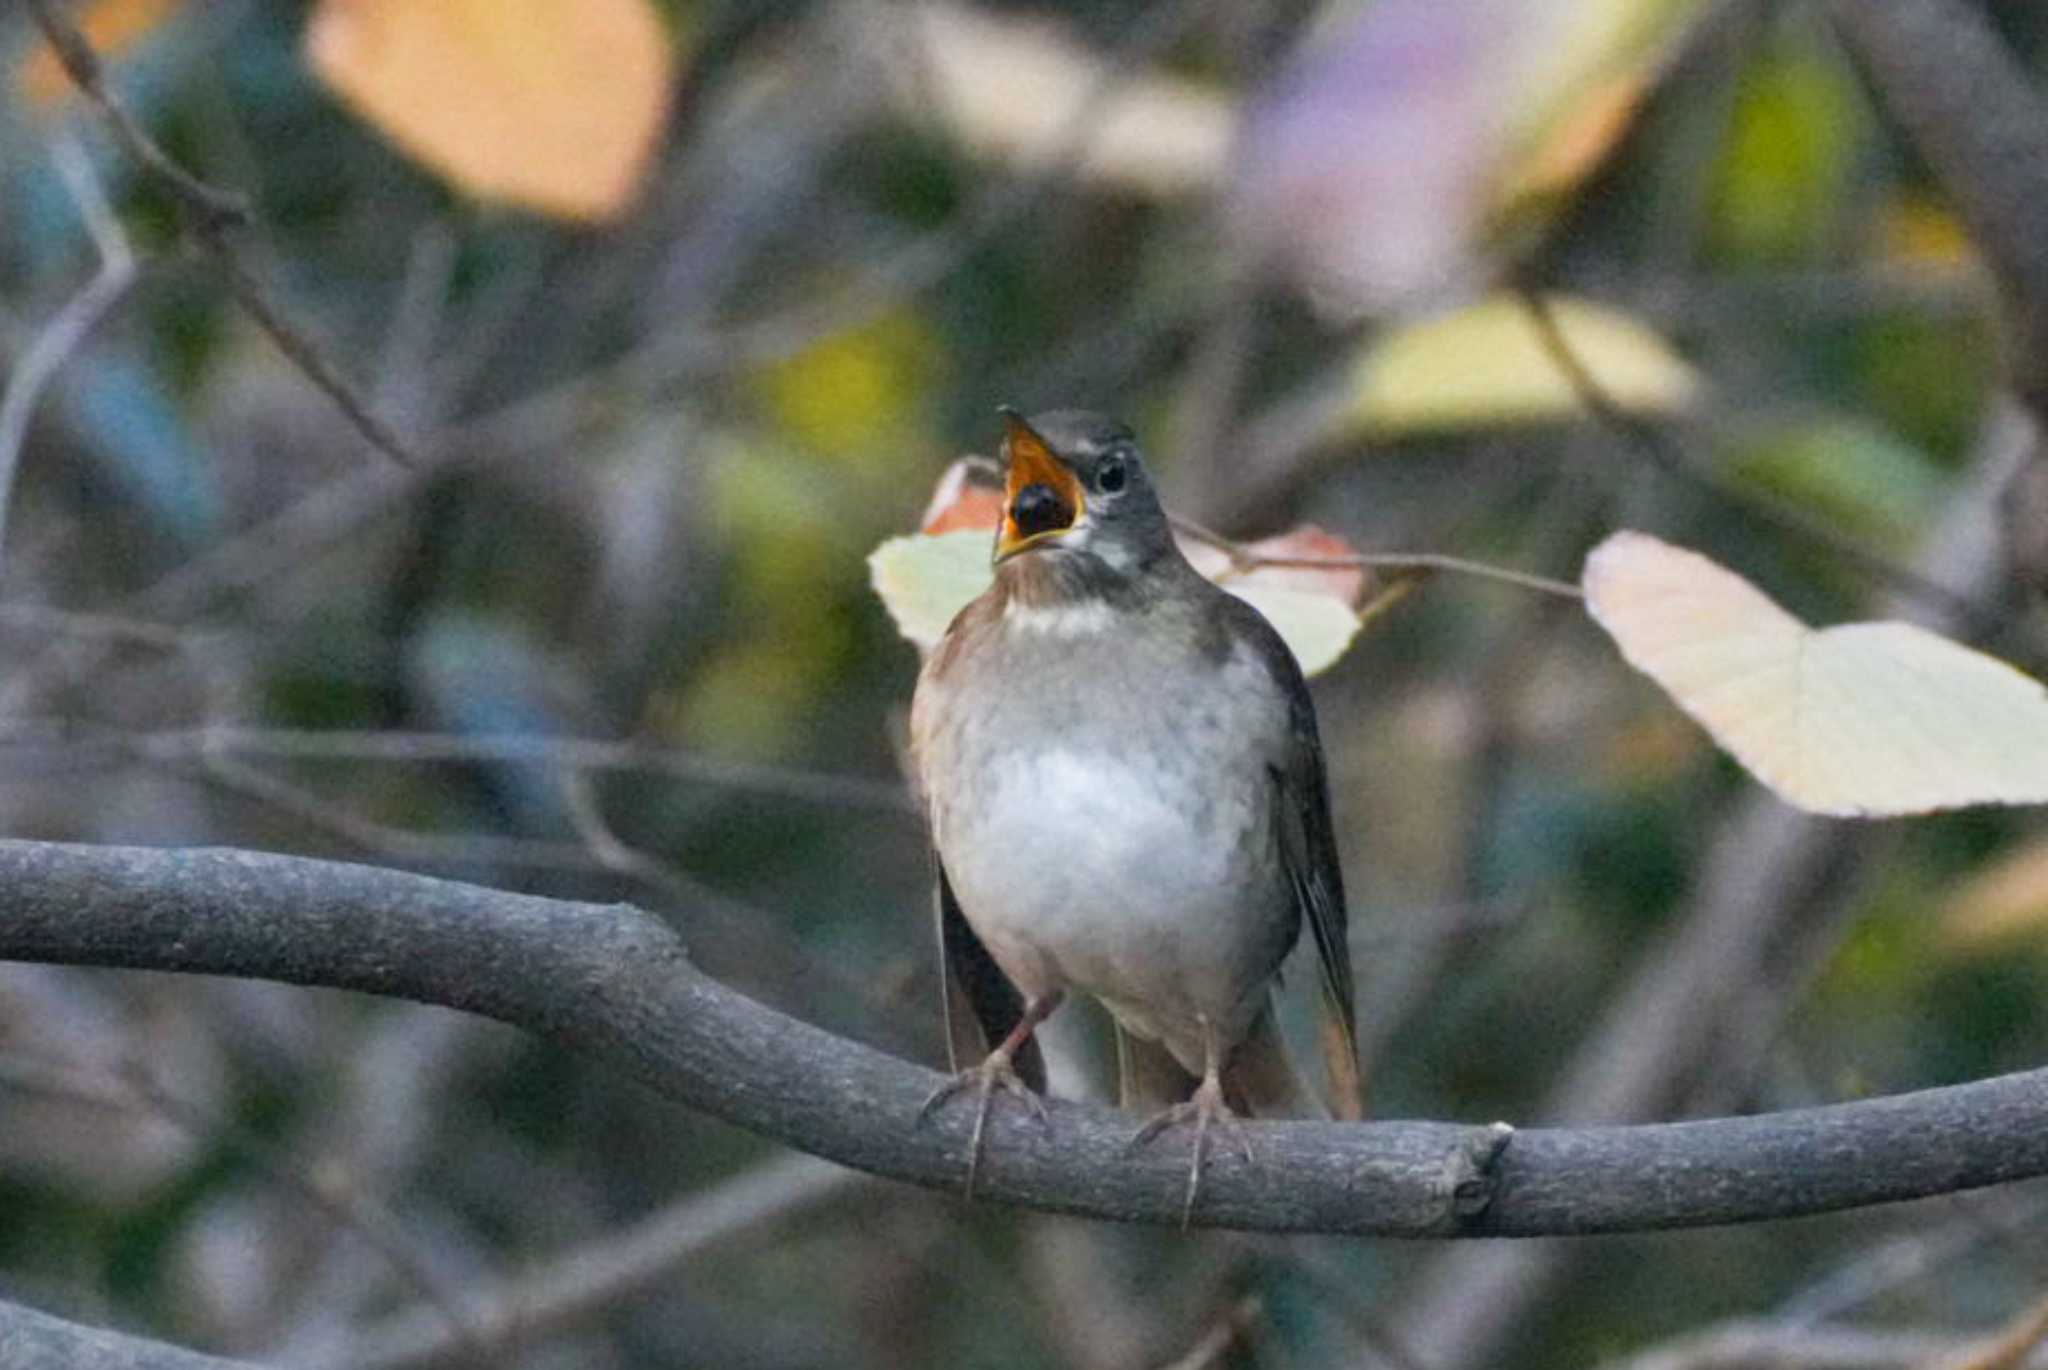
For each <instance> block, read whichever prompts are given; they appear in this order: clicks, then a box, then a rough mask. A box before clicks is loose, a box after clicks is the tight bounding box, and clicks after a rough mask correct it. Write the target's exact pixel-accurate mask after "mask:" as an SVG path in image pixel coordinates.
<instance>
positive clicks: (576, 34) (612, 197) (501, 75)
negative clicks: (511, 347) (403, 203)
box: [305, 0, 675, 220]
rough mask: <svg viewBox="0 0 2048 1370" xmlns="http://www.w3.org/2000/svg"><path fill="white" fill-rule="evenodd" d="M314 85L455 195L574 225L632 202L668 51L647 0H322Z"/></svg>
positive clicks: (310, 43)
mask: <svg viewBox="0 0 2048 1370" xmlns="http://www.w3.org/2000/svg"><path fill="white" fill-rule="evenodd" d="M305 43H306V57H307V60H308V61H309V62H310V63H311V65H312V67H313V70H314V72H315V73H317V74H318V75H319V77H320V79H321V80H322V81H324V82H326V83H327V85H328V86H329V87H330V88H332V89H333V91H334V92H335V93H336V94H337V95H339V96H340V97H341V98H342V99H343V100H344V101H346V102H347V103H348V104H349V105H350V106H352V107H353V108H354V109H355V111H356V112H357V113H358V114H360V115H362V117H363V118H365V119H367V120H369V121H370V122H371V123H372V124H375V125H376V126H377V128H378V129H379V130H381V131H382V132H383V133H384V135H385V136H386V137H388V138H390V139H391V141H392V142H394V143H396V144H397V145H398V146H399V147H400V148H402V149H404V150H405V152H406V153H407V154H409V155H410V156H412V157H414V158H416V159H417V160H419V161H420V162H423V163H424V164H426V165H427V166H428V167H431V168H432V169H433V170H434V171H435V172H437V173H439V174H440V175H442V176H444V177H446V178H447V179H448V180H449V181H450V182H451V183H453V184H454V185H455V186H456V187H457V188H459V189H461V190H463V191H466V192H468V193H469V194H471V195H474V196H476V197H478V198H479V199H485V200H501V201H505V202H508V203H511V204H517V205H522V206H525V207H526V208H529V209H535V210H539V211H540V212H542V213H545V214H553V215H559V216H561V217H565V218H571V219H586V220H597V219H607V218H610V217H612V216H614V215H616V214H618V213H620V212H621V211H623V210H624V209H625V208H626V206H627V204H628V203H629V202H630V201H631V200H632V197H633V194H634V191H635V189H636V188H637V186H638V184H639V182H640V179H641V172H642V170H643V169H644V168H645V166H646V164H647V161H648V158H649V156H650V154H651V153H652V152H653V150H654V144H655V140H656V138H657V136H658V135H659V134H660V132H661V126H662V120H663V118H664V116H665V115H666V113H667V107H668V94H669V88H670V86H671V84H672V83H673V80H674V67H675V49H674V45H673V43H672V42H671V40H670V38H669V36H668V34H667V33H666V32H665V31H664V30H663V29H662V26H661V23H660V21H659V20H658V19H657V18H656V17H655V14H654V11H653V10H652V8H650V6H649V5H648V3H647V0H520V3H518V4H512V3H508V0H432V3H419V0H321V3H320V6H319V8H318V9H317V10H316V11H315V12H314V15H313V18H312V21H311V23H310V24H308V26H307V28H306V40H305Z"/></svg>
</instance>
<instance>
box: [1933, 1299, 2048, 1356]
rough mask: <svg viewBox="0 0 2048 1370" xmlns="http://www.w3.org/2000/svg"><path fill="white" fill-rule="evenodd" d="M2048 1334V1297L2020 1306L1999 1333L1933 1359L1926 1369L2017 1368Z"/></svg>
mask: <svg viewBox="0 0 2048 1370" xmlns="http://www.w3.org/2000/svg"><path fill="white" fill-rule="evenodd" d="M2044 1337H2048V1298H2041V1299H2036V1300H2035V1301H2034V1302H2033V1303H2031V1304H2029V1305H2027V1306H2026V1307H2025V1308H2023V1309H2021V1310H2020V1312H2019V1314H2018V1315H2017V1316H2016V1317H2014V1318H2013V1320H2012V1321H2011V1322H2009V1323H2007V1324H2006V1325H2005V1326H2004V1327H2003V1328H2001V1329H2000V1330H1999V1332H1998V1334H1997V1335H1996V1336H1994V1337H1991V1338H1989V1339H1988V1340H1986V1341H1984V1342H1981V1343H1979V1344H1978V1345H1976V1346H1972V1347H1968V1348H1966V1349H1964V1350H1962V1351H1958V1352H1956V1353H1955V1354H1954V1355H1950V1356H1944V1357H1942V1358H1941V1359H1940V1360H1938V1361H1935V1362H1934V1363H1933V1364H1932V1365H1931V1366H1930V1367H1929V1370H2017V1367H2019V1366H2020V1365H2023V1364H2024V1363H2025V1362H2026V1359H2027V1356H2028V1353H2030V1352H2031V1351H2033V1349H2034V1348H2035V1347H2037V1346H2039V1345H2040V1344H2041V1340H2042V1338H2044Z"/></svg>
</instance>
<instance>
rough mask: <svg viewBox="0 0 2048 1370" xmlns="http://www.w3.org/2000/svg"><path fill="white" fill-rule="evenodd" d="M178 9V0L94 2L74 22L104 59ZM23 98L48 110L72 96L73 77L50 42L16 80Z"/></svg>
mask: <svg viewBox="0 0 2048 1370" xmlns="http://www.w3.org/2000/svg"><path fill="white" fill-rule="evenodd" d="M175 8H177V0H93V3H92V4H90V5H87V6H86V7H85V8H84V9H82V10H80V11H79V12H78V13H77V14H76V15H75V16H74V17H73V22H74V23H76V24H77V25H78V30H79V32H81V33H83V34H84V35H85V41H86V42H88V43H90V44H91V45H92V50H93V51H94V52H95V53H97V54H99V56H100V57H101V58H102V59H106V58H112V57H118V56H120V55H121V54H122V53H123V52H125V51H127V50H128V49H129V48H131V47H133V46H134V45H135V43H136V42H137V40H139V39H141V38H142V37H143V36H144V35H146V34H147V33H148V32H149V31H150V30H151V29H153V28H155V27H156V26H157V25H158V24H160V23H162V22H163V21H164V18H165V16H166V15H168V14H170V12H171V11H172V10H173V9H175ZM16 82H17V85H16V88H17V89H18V90H19V91H20V92H21V98H22V99H24V100H26V101H28V103H29V104H31V105H34V106H36V107H37V108H39V109H46V108H48V107H49V106H51V105H54V104H56V103H57V102H58V101H59V100H62V99H64V98H65V97H66V96H68V95H70V94H71V90H72V86H71V78H70V77H69V76H67V75H65V74H64V68H63V66H62V65H61V64H59V62H58V61H57V54H56V53H54V52H52V51H51V50H50V45H49V44H48V43H37V44H36V45H35V47H34V48H33V49H32V50H31V51H30V53H29V56H28V58H27V60H25V61H24V62H22V64H21V72H20V75H19V76H18V77H16Z"/></svg>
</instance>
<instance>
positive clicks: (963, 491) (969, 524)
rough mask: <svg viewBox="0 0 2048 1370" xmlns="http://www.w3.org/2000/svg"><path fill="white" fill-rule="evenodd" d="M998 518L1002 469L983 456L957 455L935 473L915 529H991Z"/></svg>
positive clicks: (993, 528)
mask: <svg viewBox="0 0 2048 1370" xmlns="http://www.w3.org/2000/svg"><path fill="white" fill-rule="evenodd" d="M1002 521H1003V473H1002V472H1001V471H1000V470H998V469H997V468H996V465H995V463H994V462H992V461H990V460H988V458H986V457H961V458H960V459H959V460H958V461H955V462H954V463H953V464H952V465H951V466H948V467H947V468H946V470H945V473H944V474H943V475H941V476H940V477H939V483H938V485H937V486H936V487H934V488H933V490H932V499H931V503H929V504H927V505H926V506H925V507H924V518H923V519H921V520H920V521H919V522H918V525H917V531H919V532H920V533H957V532H959V531H961V530H962V529H971V530H976V531H983V532H989V533H993V532H995V530H996V525H997V524H998V523H1001V522H1002Z"/></svg>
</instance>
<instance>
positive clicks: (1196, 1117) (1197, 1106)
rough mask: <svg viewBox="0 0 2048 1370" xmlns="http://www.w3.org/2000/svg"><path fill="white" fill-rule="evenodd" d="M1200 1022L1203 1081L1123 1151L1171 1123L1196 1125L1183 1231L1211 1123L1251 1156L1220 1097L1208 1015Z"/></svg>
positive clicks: (1191, 1212) (1219, 1060)
mask: <svg viewBox="0 0 2048 1370" xmlns="http://www.w3.org/2000/svg"><path fill="white" fill-rule="evenodd" d="M1201 1024H1202V1082H1201V1083H1200V1084H1198V1085H1196V1086H1195V1092H1194V1093H1193V1094H1191V1095H1189V1096H1188V1098H1187V1101H1186V1102H1185V1103H1178V1104H1175V1105H1174V1106H1173V1107H1172V1108H1169V1109H1166V1110H1165V1111H1164V1112H1161V1113H1159V1114H1157V1115H1155V1116H1154V1117H1153V1118H1152V1120H1151V1121H1150V1122H1148V1123H1146V1124H1145V1125H1144V1126H1143V1127H1141V1128H1139V1129H1138V1131H1137V1135H1136V1136H1134V1137H1132V1138H1131V1140H1130V1142H1129V1144H1128V1145H1126V1146H1125V1148H1124V1150H1125V1152H1126V1153H1129V1152H1132V1151H1136V1150H1137V1149H1138V1148H1139V1147H1141V1146H1143V1145H1145V1144H1146V1143H1147V1142H1149V1141H1151V1140H1152V1139H1153V1138H1154V1137H1157V1136H1158V1135H1159V1134H1160V1133H1162V1132H1164V1131H1166V1129H1168V1128H1170V1127H1178V1126H1180V1125H1181V1124H1183V1123H1189V1122H1192V1123H1193V1124H1194V1125H1195V1151H1194V1155H1193V1156H1192V1157H1190V1158H1189V1161H1188V1189H1187V1196H1186V1197H1185V1198H1184V1199H1182V1201H1181V1206H1180V1226H1181V1230H1182V1231H1183V1232H1185V1231H1186V1230H1187V1226H1188V1223H1189V1221H1190V1220H1191V1219H1192V1218H1193V1217H1194V1216H1195V1195H1196V1194H1197V1193H1199V1192H1200V1191H1201V1187H1202V1166H1203V1165H1204V1164H1205V1163H1206V1162H1207V1161H1208V1157H1209V1127H1210V1125H1211V1124H1212V1123H1214V1124H1220V1125H1221V1126H1223V1127H1226V1128H1228V1129H1230V1131H1231V1132H1233V1133H1235V1134H1236V1135H1237V1144H1238V1147H1239V1148H1240V1149H1241V1150H1242V1151H1243V1152H1244V1159H1245V1161H1246V1163H1247V1164H1249V1163H1250V1162H1251V1161H1252V1159H1253V1157H1252V1144H1251V1139H1250V1138H1249V1137H1247V1136H1245V1135H1244V1129H1243V1128H1241V1127H1240V1126H1239V1125H1238V1120H1237V1114H1236V1113H1234V1112H1232V1111H1231V1108H1230V1105H1229V1104H1228V1103H1226V1102H1225V1101H1224V1098H1223V1060H1222V1053H1221V1052H1219V1051H1218V1050H1217V1049H1216V1030H1215V1028H1214V1026H1213V1025H1212V1024H1211V1023H1210V1022H1209V1020H1208V1019H1207V1018H1203V1019H1201Z"/></svg>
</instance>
